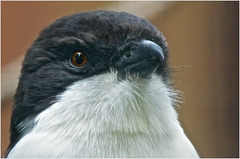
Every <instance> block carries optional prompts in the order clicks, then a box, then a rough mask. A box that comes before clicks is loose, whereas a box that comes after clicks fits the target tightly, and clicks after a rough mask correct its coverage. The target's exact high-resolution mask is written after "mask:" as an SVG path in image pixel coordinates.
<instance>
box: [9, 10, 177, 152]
mask: <svg viewBox="0 0 240 159" xmlns="http://www.w3.org/2000/svg"><path fill="white" fill-rule="evenodd" d="M167 57H168V50H167V42H166V40H165V38H164V36H163V34H162V33H161V32H160V31H159V30H158V29H157V27H155V26H154V25H153V24H151V23H150V22H148V21H146V20H145V19H143V18H140V17H137V16H135V15H132V14H129V13H124V12H112V11H95V12H85V13H77V14H74V15H70V16H66V17H63V18H61V19H59V20H57V21H55V22H54V23H53V24H51V25H49V26H47V27H46V28H45V29H44V30H43V31H42V32H41V33H40V35H39V37H38V38H37V39H36V40H35V41H34V42H33V44H32V46H31V47H30V48H29V49H28V51H27V53H26V56H25V59H24V61H23V63H22V70H21V75H20V79H19V84H18V88H17V92H16V94H15V100H14V101H15V105H14V109H13V115H12V123H11V144H10V148H11V147H13V146H14V145H15V144H16V142H17V141H18V140H19V139H20V138H21V136H24V135H25V134H27V133H28V132H30V131H32V129H34V128H36V127H38V129H39V130H42V131H43V130H45V129H48V130H49V131H50V130H52V131H57V130H58V129H59V128H63V127H65V128H66V129H65V130H66V131H61V132H64V133H68V131H69V133H72V132H73V131H74V132H81V131H82V130H83V129H84V132H87V131H88V132H93V133H97V132H104V131H118V132H125V133H134V132H138V131H139V132H145V131H146V132H147V131H155V129H154V127H156V129H158V128H159V127H160V126H159V127H158V126H156V125H155V126H154V124H156V123H158V124H162V125H167V124H168V119H167V118H171V117H170V115H169V114H170V113H174V111H173V110H172V108H171V109H170V108H169V107H172V105H171V104H172V99H171V93H172V92H171V88H170V85H169V71H168V66H167ZM167 110H169V111H167ZM168 115H169V117H166V118H165V117H164V116H168ZM174 117H175V116H174ZM160 118H162V119H164V120H165V122H163V121H161V122H158V121H159V120H160ZM158 119H159V120H158ZM169 121H170V120H169ZM78 125H80V126H78ZM156 131H157V130H156ZM158 131H159V129H158ZM160 131H161V130H160ZM162 131H164V130H162Z"/></svg>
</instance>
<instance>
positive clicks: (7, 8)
mask: <svg viewBox="0 0 240 159" xmlns="http://www.w3.org/2000/svg"><path fill="white" fill-rule="evenodd" d="M99 9H104V10H114V11H125V12H129V13H133V14H135V15H138V16H141V17H144V18H146V19H148V20H149V21H150V22H152V23H153V24H154V25H156V26H157V27H158V28H159V29H160V30H161V31H162V32H163V33H164V35H165V36H166V38H167V41H168V45H169V49H170V58H169V62H170V66H171V70H172V75H173V78H172V81H173V84H174V88H176V89H178V90H180V91H181V93H182V95H183V96H184V101H185V102H184V103H183V104H182V105H181V108H180V111H179V118H180V122H181V124H182V126H183V128H184V130H185V132H186V134H187V136H188V137H189V138H190V140H191V141H192V143H193V144H194V146H195V147H196V149H197V150H198V152H199V154H200V155H201V157H214V158H220V157H225V158H229V157H235V158H237V157H238V156H239V63H238V62H239V2H237V1H235V2H228V1H225V2H167V1H162V2H131V1H128V2H124V1H115V2H110V1H109V2H100V1H99V2H90V1H89V2H84V1H79V2H6V1H5V2H1V38H2V39H1V71H2V72H1V152H2V154H3V153H4V152H5V150H6V148H7V146H8V143H9V125H10V115H11V108H12V105H13V102H12V98H13V95H14V91H15V89H16V86H17V80H18V75H19V71H20V66H21V61H22V59H23V57H24V54H25V52H26V50H27V49H28V48H29V47H30V45H31V43H32V42H33V41H34V39H35V38H36V37H37V36H38V33H39V31H41V30H42V29H43V28H44V27H45V26H46V25H49V24H50V23H52V22H54V21H55V20H56V19H58V18H60V17H62V16H65V15H69V14H72V13H76V12H82V11H92V10H99Z"/></svg>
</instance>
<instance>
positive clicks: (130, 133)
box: [16, 72, 197, 157]
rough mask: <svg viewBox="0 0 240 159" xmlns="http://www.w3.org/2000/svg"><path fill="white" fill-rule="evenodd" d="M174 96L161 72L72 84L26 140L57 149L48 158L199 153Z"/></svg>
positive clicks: (40, 117) (100, 77)
mask: <svg viewBox="0 0 240 159" xmlns="http://www.w3.org/2000/svg"><path fill="white" fill-rule="evenodd" d="M173 95H174V93H173V91H172V90H171V89H169V88H168V87H167V86H166V85H165V84H164V82H163V80H162V79H161V77H160V76H157V75H153V77H152V78H151V79H148V80H140V79H139V80H126V81H121V82H119V81H118V80H117V75H116V73H115V72H111V73H106V74H102V75H98V76H93V77H91V78H87V79H84V80H80V81H77V82H75V83H73V84H72V85H71V86H69V87H68V88H67V90H66V91H65V92H63V93H62V94H61V95H59V96H58V98H57V101H56V103H55V104H53V105H52V106H50V107H49V108H47V109H46V110H45V111H43V112H42V113H40V114H39V115H38V116H37V118H36V119H35V122H36V125H35V127H34V128H33V130H32V131H31V132H30V133H29V134H27V135H26V136H25V137H24V138H25V139H24V138H23V139H24V140H26V141H27V140H31V142H33V140H34V139H35V140H40V139H36V136H37V135H39V136H38V138H45V139H43V140H45V141H41V142H42V143H44V144H43V145H49V146H47V147H48V149H52V150H51V152H48V151H47V150H46V152H48V153H47V154H46V157H48V156H50V157H51V156H53V155H54V156H55V157H176V155H177V156H179V157H188V156H189V157H197V155H196V152H195V150H194V148H193V147H192V145H191V143H190V142H189V140H188V139H187V138H186V136H185V134H184V133H183V130H182V128H181V126H180V124H179V122H178V119H177V113H176V111H175V110H174V108H173V99H172V98H171V96H173ZM34 135H35V138H34ZM31 136H32V139H30V138H31ZM33 138H34V139H33ZM26 141H20V142H26ZM183 145H185V146H183ZM16 146H17V145H16ZM183 147H185V148H183ZM186 148H189V149H191V151H189V152H188V150H185V149H186ZM43 149H44V148H43ZM66 149H71V151H67V150H66ZM42 157H45V156H42Z"/></svg>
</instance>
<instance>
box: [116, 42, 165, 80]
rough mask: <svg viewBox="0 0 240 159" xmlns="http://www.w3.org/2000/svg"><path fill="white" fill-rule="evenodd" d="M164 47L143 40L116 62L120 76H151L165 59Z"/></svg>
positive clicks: (123, 77) (122, 77)
mask: <svg viewBox="0 0 240 159" xmlns="http://www.w3.org/2000/svg"><path fill="white" fill-rule="evenodd" d="M164 59H165V58H164V54H163V50H162V48H161V47H160V46H159V45H157V44H156V43H154V42H152V41H149V40H142V41H140V42H138V43H137V45H136V47H134V48H133V49H130V50H128V51H126V52H125V53H124V55H123V56H122V57H121V58H120V59H119V61H118V62H117V63H116V68H117V70H118V78H120V79H125V78H126V77H139V78H145V79H147V78H151V76H152V74H153V73H154V72H155V71H156V70H157V69H158V67H159V66H161V63H163V61H164Z"/></svg>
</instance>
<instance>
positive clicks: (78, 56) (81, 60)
mask: <svg viewBox="0 0 240 159" xmlns="http://www.w3.org/2000/svg"><path fill="white" fill-rule="evenodd" d="M87 61H88V59H87V56H86V55H84V54H83V53H82V52H75V53H74V54H73V55H72V59H71V63H72V64H73V65H74V66H77V67H80V66H83V65H85V64H86V63H87Z"/></svg>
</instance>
